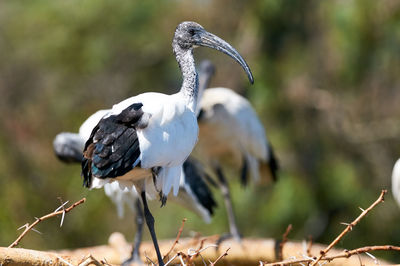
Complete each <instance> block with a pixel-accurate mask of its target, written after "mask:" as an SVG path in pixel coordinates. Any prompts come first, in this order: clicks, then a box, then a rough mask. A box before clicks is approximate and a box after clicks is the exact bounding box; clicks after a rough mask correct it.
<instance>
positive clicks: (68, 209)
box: [8, 198, 86, 248]
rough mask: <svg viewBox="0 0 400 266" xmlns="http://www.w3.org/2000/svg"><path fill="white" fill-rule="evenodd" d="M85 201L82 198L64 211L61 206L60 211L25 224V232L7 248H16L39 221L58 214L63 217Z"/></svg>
mask: <svg viewBox="0 0 400 266" xmlns="http://www.w3.org/2000/svg"><path fill="white" fill-rule="evenodd" d="M85 201H86V198H83V199H81V200H80V201H77V202H75V203H74V204H72V205H71V206H70V207H68V208H66V209H64V206H63V205H61V206H62V210H60V211H54V212H52V213H49V214H46V215H44V216H42V217H40V218H36V221H34V222H33V223H32V224H30V225H29V224H27V226H26V228H25V230H24V231H23V232H22V234H21V235H20V236H19V237H18V238H17V239H16V240H15V241H14V242H13V243H12V244H11V245H9V246H8V247H9V248H13V247H15V246H17V245H18V244H19V242H20V241H21V239H22V238H23V237H24V236H25V235H26V234H27V233H28V232H29V231H30V230H31V229H32V228H33V227H34V226H35V225H37V224H38V223H40V222H41V221H44V220H46V219H49V218H51V217H54V216H57V215H60V214H63V215H64V214H65V213H67V212H69V211H71V210H72V209H73V208H75V207H76V206H78V205H80V204H82V203H84V202H85Z"/></svg>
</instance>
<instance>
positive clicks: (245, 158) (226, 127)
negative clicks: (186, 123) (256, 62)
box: [193, 61, 278, 241]
mask: <svg viewBox="0 0 400 266" xmlns="http://www.w3.org/2000/svg"><path fill="white" fill-rule="evenodd" d="M214 71H215V69H214V66H213V65H212V63H211V62H209V61H203V62H202V63H201V64H200V66H199V77H200V84H199V95H201V96H199V104H198V110H197V112H198V123H199V128H200V132H199V141H198V143H197V145H196V147H195V149H194V151H193V157H196V158H197V159H199V160H200V161H201V162H202V163H203V164H206V165H208V166H210V168H211V169H212V170H213V171H214V172H215V174H216V176H217V178H218V183H219V186H220V189H221V191H222V194H223V197H224V202H225V206H226V209H227V213H228V220H229V228H230V234H231V235H230V236H232V237H234V238H235V239H236V240H238V241H240V233H239V230H238V228H237V225H236V220H235V215H234V212H233V207H232V201H231V196H230V191H229V185H228V182H227V180H226V178H225V174H224V171H223V168H225V167H226V168H228V169H241V176H240V177H241V182H242V184H243V185H245V184H247V183H248V180H249V177H251V180H252V181H253V182H254V183H260V182H263V181H267V180H268V179H270V178H272V179H273V180H276V178H277V170H278V162H277V160H276V157H275V155H274V152H273V149H272V147H271V144H270V143H269V141H268V139H267V136H266V133H265V130H264V127H263V125H262V123H261V121H260V119H259V118H258V116H257V114H256V112H255V111H254V109H253V107H252V106H251V104H250V103H249V101H248V100H247V99H246V98H244V97H243V96H241V95H239V94H237V93H236V92H234V91H233V90H231V89H228V88H207V87H208V85H209V82H210V79H211V77H212V75H213V74H214ZM206 88H207V89H206ZM226 168H225V169H226Z"/></svg>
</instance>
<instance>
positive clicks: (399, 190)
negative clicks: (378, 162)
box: [392, 159, 400, 206]
mask: <svg viewBox="0 0 400 266" xmlns="http://www.w3.org/2000/svg"><path fill="white" fill-rule="evenodd" d="M392 194H393V197H394V199H395V200H396V202H397V204H398V205H399V206H400V159H398V160H397V161H396V163H395V164H394V166H393V172H392Z"/></svg>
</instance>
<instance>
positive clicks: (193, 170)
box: [183, 157, 217, 215]
mask: <svg viewBox="0 0 400 266" xmlns="http://www.w3.org/2000/svg"><path fill="white" fill-rule="evenodd" d="M183 171H184V173H185V183H186V184H187V185H189V187H190V189H191V190H192V192H193V193H194V195H195V196H196V198H197V200H198V201H199V202H200V204H201V205H202V206H203V207H204V208H206V209H207V210H208V211H209V212H210V214H211V215H212V214H213V213H214V208H215V207H216V206H217V203H216V202H215V200H214V197H213V194H212V192H211V190H210V188H209V187H208V186H207V184H206V183H205V182H204V179H203V178H204V177H206V175H207V174H206V173H205V172H204V170H203V169H202V167H201V166H200V165H199V162H197V161H196V160H194V159H193V158H191V157H189V158H188V159H187V160H186V161H185V162H184V164H183Z"/></svg>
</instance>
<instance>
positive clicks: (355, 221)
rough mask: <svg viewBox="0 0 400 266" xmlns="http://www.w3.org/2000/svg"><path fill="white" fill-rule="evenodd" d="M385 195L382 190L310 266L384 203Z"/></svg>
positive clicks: (385, 191) (384, 191)
mask: <svg viewBox="0 0 400 266" xmlns="http://www.w3.org/2000/svg"><path fill="white" fill-rule="evenodd" d="M386 193H387V190H386V189H384V190H382V192H381V194H380V195H379V198H378V199H377V200H376V201H375V202H374V203H372V205H371V206H369V207H368V209H366V210H363V212H362V213H361V214H360V215H359V216H358V217H357V218H356V219H355V220H354V221H353V222H351V223H350V224H349V225H347V226H346V228H345V229H344V230H343V232H342V233H340V235H338V236H337V237H336V239H335V240H333V241H332V243H330V244H329V246H328V247H326V248H325V249H324V250H321V251H320V255H319V257H318V258H317V259H316V260H315V261H313V262H312V263H311V266H314V265H316V264H317V263H318V262H319V261H320V260H321V259H322V258H323V257H324V256H325V255H326V253H327V252H328V251H329V250H331V249H332V248H333V247H334V246H335V245H336V244H337V243H338V242H339V241H340V240H341V239H342V238H343V237H344V236H345V235H346V234H347V233H348V232H350V231H351V230H353V227H354V226H356V225H357V224H358V223H359V222H360V220H361V219H362V218H363V217H364V216H365V215H367V213H368V212H370V211H371V210H372V209H373V208H374V207H375V206H376V205H378V204H379V203H381V202H383V201H384V196H385V194H386Z"/></svg>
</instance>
